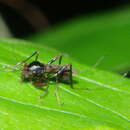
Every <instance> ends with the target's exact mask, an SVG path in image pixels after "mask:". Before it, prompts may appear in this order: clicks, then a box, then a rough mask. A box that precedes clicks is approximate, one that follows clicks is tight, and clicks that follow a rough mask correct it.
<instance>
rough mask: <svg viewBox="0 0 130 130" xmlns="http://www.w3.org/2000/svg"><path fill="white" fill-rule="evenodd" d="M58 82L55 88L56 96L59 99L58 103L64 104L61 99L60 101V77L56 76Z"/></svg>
mask: <svg viewBox="0 0 130 130" xmlns="http://www.w3.org/2000/svg"><path fill="white" fill-rule="evenodd" d="M56 83H57V86H56V88H55V96H56V100H57V103H58V104H59V105H62V104H61V101H60V96H59V92H58V91H59V79H58V77H56Z"/></svg>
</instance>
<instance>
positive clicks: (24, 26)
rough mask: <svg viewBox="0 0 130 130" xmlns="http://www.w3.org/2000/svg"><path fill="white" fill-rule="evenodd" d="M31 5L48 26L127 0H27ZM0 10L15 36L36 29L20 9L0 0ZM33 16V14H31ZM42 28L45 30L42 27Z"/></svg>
mask: <svg viewBox="0 0 130 130" xmlns="http://www.w3.org/2000/svg"><path fill="white" fill-rule="evenodd" d="M6 1H7V0H6ZM27 2H29V3H30V4H31V5H34V6H36V7H37V8H38V9H40V10H41V12H42V13H44V15H45V16H46V18H47V20H48V25H49V27H52V26H54V25H56V24H59V23H60V24H61V23H62V22H65V21H67V20H69V19H71V18H74V17H78V16H81V15H85V14H86V15H88V14H92V13H95V12H96V13H97V12H100V13H101V12H105V11H107V10H113V9H116V8H120V7H123V6H124V5H128V4H129V3H130V1H128V0H98V1H97V0H91V1H90V0H89V1H87V0H86V1H83V0H80V1H77V2H76V1H61V2H59V1H49V0H48V1H43V0H28V1H27ZM0 12H1V14H2V16H3V18H4V20H5V22H6V23H7V26H8V27H9V29H10V31H11V32H12V34H13V36H15V37H26V36H28V35H31V34H32V33H35V32H37V31H38V30H36V29H34V28H33V27H32V26H31V25H30V24H29V22H28V21H27V20H26V19H25V18H24V17H23V15H22V14H21V13H20V11H18V10H16V9H15V8H12V7H10V6H9V5H8V4H6V3H5V2H2V1H1V0H0ZM32 17H33V16H32ZM43 30H46V29H45V28H43Z"/></svg>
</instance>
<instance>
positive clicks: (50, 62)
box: [47, 55, 63, 65]
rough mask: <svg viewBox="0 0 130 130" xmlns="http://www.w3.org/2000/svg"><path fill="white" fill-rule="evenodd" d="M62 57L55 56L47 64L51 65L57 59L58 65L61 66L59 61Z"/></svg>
mask: <svg viewBox="0 0 130 130" xmlns="http://www.w3.org/2000/svg"><path fill="white" fill-rule="evenodd" d="M62 56H63V55H59V56H56V57H54V58H53V59H51V60H50V61H49V62H48V63H47V64H49V65H50V64H52V63H53V62H55V61H56V60H57V59H59V65H60V64H61V61H62Z"/></svg>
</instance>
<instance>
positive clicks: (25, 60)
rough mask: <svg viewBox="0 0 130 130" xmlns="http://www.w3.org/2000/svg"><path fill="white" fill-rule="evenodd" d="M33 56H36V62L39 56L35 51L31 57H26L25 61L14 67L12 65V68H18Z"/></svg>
mask: <svg viewBox="0 0 130 130" xmlns="http://www.w3.org/2000/svg"><path fill="white" fill-rule="evenodd" d="M35 55H36V58H35V60H37V59H38V56H39V53H38V52H37V51H35V52H34V53H33V54H32V55H31V56H29V57H28V58H27V59H25V60H24V61H22V62H18V63H17V64H16V65H14V68H16V67H17V66H19V65H22V64H24V63H26V62H27V61H28V60H29V59H30V58H32V57H33V56H35Z"/></svg>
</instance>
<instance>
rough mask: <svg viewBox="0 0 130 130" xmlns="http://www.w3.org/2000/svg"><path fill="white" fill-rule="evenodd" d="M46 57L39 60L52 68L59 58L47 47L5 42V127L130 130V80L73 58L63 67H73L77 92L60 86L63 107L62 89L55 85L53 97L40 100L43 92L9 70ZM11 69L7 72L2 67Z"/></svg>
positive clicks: (0, 95) (0, 91) (1, 88)
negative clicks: (30, 58)
mask: <svg viewBox="0 0 130 130" xmlns="http://www.w3.org/2000/svg"><path fill="white" fill-rule="evenodd" d="M36 50H37V51H39V52H40V58H39V60H40V61H41V62H44V63H47V61H49V59H51V58H52V57H54V56H56V55H58V54H59V52H58V51H56V50H53V49H51V48H48V47H45V46H43V45H42V44H41V45H40V44H34V43H29V42H26V41H22V40H16V39H8V40H7V39H6V40H5V39H0V51H1V55H0V64H1V67H0V68H1V71H0V75H1V78H0V126H1V128H3V129H13V130H14V129H31V130H33V129H34V130H36V129H37V130H40V129H49V130H54V129H56V130H61V129H62V130H64V129H67V130H72V129H75V130H76V129H83V130H85V129H86V130H96V129H103V130H104V129H107V130H115V129H117V130H119V129H125V130H127V129H128V130H129V127H130V104H129V101H130V86H129V84H130V81H129V80H127V79H124V78H122V77H120V76H117V75H115V74H111V73H109V72H105V71H100V70H95V69H91V68H89V67H87V66H84V65H81V64H79V63H77V62H75V61H74V60H73V59H71V58H70V57H68V56H65V57H64V58H63V64H69V63H72V64H73V69H74V70H76V71H77V73H76V74H74V75H73V78H74V80H75V81H76V82H75V84H74V89H71V88H70V86H69V85H65V84H59V86H60V89H59V95H60V100H61V102H62V103H63V105H58V103H57V101H56V97H55V95H54V91H55V88H56V85H57V84H55V83H54V84H49V86H50V87H49V93H48V95H47V96H46V97H44V98H41V99H40V94H42V93H43V91H42V90H39V89H37V88H35V87H34V86H33V85H32V84H31V83H23V82H21V80H20V76H21V75H20V73H21V71H20V70H19V71H6V68H7V65H14V64H16V63H18V62H19V61H22V60H24V59H25V58H26V57H28V56H30V55H31V54H32V53H33V52H34V51H36ZM4 65H5V66H6V68H2V66H4Z"/></svg>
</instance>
